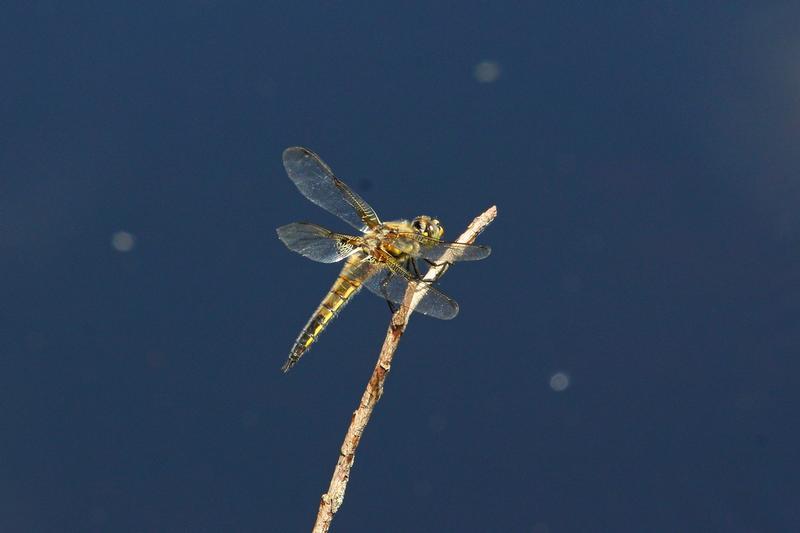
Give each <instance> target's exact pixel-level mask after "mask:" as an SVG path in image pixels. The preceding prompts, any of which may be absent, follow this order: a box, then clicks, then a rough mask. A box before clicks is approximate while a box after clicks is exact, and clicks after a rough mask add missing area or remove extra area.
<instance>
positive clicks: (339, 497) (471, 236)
mask: <svg viewBox="0 0 800 533" xmlns="http://www.w3.org/2000/svg"><path fill="white" fill-rule="evenodd" d="M496 216H497V207H496V206H492V207H490V208H489V209H487V210H486V211H485V212H483V213H482V214H481V215H479V216H478V217H476V218H475V220H473V221H472V223H470V225H469V226H467V229H466V230H465V231H464V233H462V234H461V236H460V237H459V238H458V239H456V241H455V242H459V243H465V244H471V243H472V242H474V241H475V239H476V238H477V237H478V235H480V233H481V232H482V231H483V230H484V228H486V226H488V225H489V224H490V223H491V222H492V221H493V220H494V218H495V217H496ZM447 262H448V256H447V255H445V256H443V257H442V258H441V259H440V263H439V264H438V265H435V266H433V267H431V268H430V269H429V270H428V272H426V273H425V276H424V277H423V278H422V279H423V281H426V282H429V281H434V280H437V279H438V278H439V277H440V276H441V275H442V274H444V271H445V270H446V269H447ZM415 285H416V284H409V288H408V291H407V292H406V296H405V300H404V304H403V305H402V306H401V307H400V309H398V310H397V312H395V313H394V315H392V321H391V323H390V324H389V330H388V331H387V332H386V338H385V339H384V341H383V347H382V348H381V353H380V356H378V363H377V364H376V365H375V370H373V371H372V376H371V377H370V378H369V382H368V383H367V388H366V389H365V390H364V394H363V395H362V396H361V402H359V404H358V408H357V409H356V410H355V411H354V412H353V417H352V418H351V420H350V427H348V428H347V434H346V435H345V437H344V442H343V443H342V447H341V448H340V450H339V460H338V461H337V462H336V468H335V469H334V471H333V477H332V478H331V484H330V486H329V487H328V492H326V493H325V494H323V495H322V499H321V501H320V504H319V511H318V513H317V521H316V523H315V524H314V529H313V530H312V531H313V533H325V532H327V531H328V529H329V528H330V526H331V521H332V520H333V515H334V513H336V511H338V510H339V507H341V505H342V502H343V501H344V492H345V490H346V489H347V482H348V480H349V479H350V469H351V468H352V467H353V461H354V460H355V454H356V448H358V443H359V442H360V441H361V436H362V435H363V434H364V429H365V428H366V427H367V423H368V422H369V418H370V416H371V415H372V411H373V410H374V409H375V404H377V403H378V400H379V399H380V397H381V395H382V394H383V384H384V382H385V381H386V377H387V375H388V374H389V370H391V367H392V358H393V357H394V352H395V351H396V350H397V345H398V343H399V342H400V337H402V335H403V332H404V331H405V329H406V326H407V325H408V320H409V319H410V318H411V313H412V311H413V310H414V307H415V306H416V304H417V302H418V301H419V299H420V298H421V296H422V294H421V293H420V291H416V286H415Z"/></svg>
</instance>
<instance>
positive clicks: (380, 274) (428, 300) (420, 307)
mask: <svg viewBox="0 0 800 533" xmlns="http://www.w3.org/2000/svg"><path fill="white" fill-rule="evenodd" d="M372 267H373V269H375V271H374V272H372V273H371V275H370V276H369V277H367V279H366V280H365V281H364V287H366V288H367V289H369V290H370V291H371V292H372V293H374V294H376V295H377V296H380V297H381V298H385V299H386V300H389V301H390V302H392V303H395V304H397V305H403V302H404V300H405V296H406V291H407V290H408V286H409V283H410V282H412V283H416V290H417V292H418V294H419V295H420V296H419V301H418V303H417V306H416V307H415V308H414V311H416V312H418V313H422V314H423V315H428V316H431V317H434V318H440V319H442V320H450V319H451V318H454V317H455V316H456V315H457V314H458V304H457V303H456V302H455V300H453V299H452V298H450V297H449V296H447V295H446V294H444V293H443V292H441V291H440V290H439V289H437V288H436V287H434V286H433V285H432V284H430V283H426V282H422V281H417V280H416V278H415V277H414V276H413V275H412V274H411V273H410V272H408V271H407V270H406V269H405V268H403V267H402V266H401V265H400V264H398V263H397V262H395V261H390V262H388V263H375V264H372Z"/></svg>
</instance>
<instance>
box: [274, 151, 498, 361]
mask: <svg viewBox="0 0 800 533" xmlns="http://www.w3.org/2000/svg"><path fill="white" fill-rule="evenodd" d="M283 165H284V167H285V168H286V173H287V174H289V177H290V178H291V180H292V181H293V182H294V184H295V185H296V186H297V188H298V189H300V192H301V193H303V195H304V196H305V197H306V198H308V199H309V200H311V201H312V202H314V203H315V204H317V205H318V206H320V207H322V208H323V209H325V210H327V211H329V212H331V213H333V214H334V215H336V216H338V217H339V218H341V219H342V220H344V221H345V222H347V223H348V224H350V225H351V226H353V227H354V228H356V229H357V230H359V231H360V232H361V233H362V235H359V236H357V237H356V236H351V235H345V234H342V233H336V232H333V231H330V230H327V229H325V228H323V227H321V226H318V225H316V224H310V223H307V222H295V223H293V224H287V225H286V226H281V227H280V228H278V230H277V231H278V237H279V238H280V240H281V241H283V243H284V244H285V245H286V246H287V247H288V248H289V249H290V250H292V251H294V252H297V253H299V254H301V255H303V256H305V257H307V258H309V259H312V260H314V261H319V262H321V263H336V262H339V261H345V263H344V267H343V268H342V271H341V272H340V273H339V277H338V278H337V279H336V281H335V282H334V283H333V286H332V287H331V289H330V291H328V294H327V296H325V298H324V299H323V300H322V303H320V304H319V307H317V310H316V311H314V314H312V315H311V318H310V319H309V320H308V323H307V324H306V326H305V327H304V328H303V330H302V331H301V332H300V335H299V336H298V337H297V340H296V341H295V343H294V346H293V347H292V350H291V352H289V358H288V359H287V360H286V363H284V365H283V371H284V372H287V371H288V370H289V369H290V368H292V367H293V366H294V365H295V364H296V363H297V361H298V360H299V359H300V358H301V357H302V356H303V354H305V353H306V352H307V351H308V349H309V348H310V347H311V345H312V344H313V343H314V342H315V341H316V340H317V337H319V335H320V334H321V333H322V331H323V330H324V329H325V327H326V326H327V325H328V323H329V322H330V321H331V319H333V318H334V317H335V316H336V315H337V314H338V313H339V311H341V309H342V307H344V305H345V304H346V303H347V302H348V301H349V300H350V298H352V297H353V295H355V294H356V293H357V292H358V291H359V290H360V289H361V287H366V288H367V289H369V290H370V291H372V292H373V293H375V294H376V295H378V296H380V297H381V298H384V299H386V300H387V301H388V302H390V306H391V304H397V305H402V304H403V299H404V297H405V294H406V290H407V289H408V287H409V283H410V282H411V283H415V284H416V288H415V289H414V290H415V291H417V293H418V294H415V295H414V296H415V298H416V299H417V306H416V307H415V308H414V310H415V311H417V312H420V313H422V314H424V315H428V316H432V317H435V318H441V319H445V320H447V319H451V318H453V317H455V316H456V314H458V304H457V303H456V302H455V301H454V300H452V299H451V298H450V297H448V296H446V295H445V294H444V293H442V292H441V291H439V290H438V289H436V288H435V287H433V286H432V284H431V283H428V282H423V281H420V276H419V272H418V270H417V265H416V262H415V260H417V259H422V260H425V261H427V262H429V263H436V262H437V260H438V259H439V258H441V257H442V256H443V255H444V254H445V252H447V254H448V257H447V260H448V261H474V260H477V259H484V258H485V257H487V256H488V255H489V253H490V252H491V249H490V248H489V247H488V246H481V245H470V244H459V243H451V242H444V241H442V240H440V238H441V236H442V234H443V233H444V228H443V227H442V225H441V224H440V223H439V221H438V220H436V219H435V218H432V217H429V216H425V215H422V216H418V217H417V218H415V219H414V220H411V221H408V220H398V221H394V222H381V221H380V219H379V218H378V215H377V214H376V213H375V211H374V210H373V209H372V208H371V207H370V206H369V205H368V204H367V203H366V202H365V201H364V200H363V199H362V198H361V197H360V196H359V195H358V194H356V193H355V192H354V191H353V190H352V189H350V187H348V186H347V185H345V183H344V182H343V181H342V180H340V179H339V178H337V177H336V176H335V175H334V174H333V171H332V170H331V169H330V167H328V165H326V164H325V163H324V162H323V161H322V160H321V159H320V158H319V156H317V154H315V153H314V152H312V151H311V150H308V149H306V148H301V147H297V146H295V147H292V148H287V149H286V150H285V151H284V152H283Z"/></svg>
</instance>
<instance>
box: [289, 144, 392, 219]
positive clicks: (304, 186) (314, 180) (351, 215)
mask: <svg viewBox="0 0 800 533" xmlns="http://www.w3.org/2000/svg"><path fill="white" fill-rule="evenodd" d="M283 166H284V167H285V168H286V173H287V174H288V175H289V178H291V180H292V181H293V182H294V184H295V185H296V186H297V188H298V189H299V190H300V192H301V193H303V196H305V197H306V198H308V199H309V200H311V201H312V202H314V203H315V204H317V205H318V206H320V207H321V208H323V209H325V210H326V211H328V212H330V213H333V214H334V215H336V216H337V217H339V218H341V219H342V220H344V221H345V222H347V223H348V224H350V225H351V226H353V227H354V228H356V229H358V230H360V231H365V230H367V229H369V228H374V227H375V226H377V225H379V224H380V220H379V219H378V215H377V214H375V210H374V209H372V208H371V207H370V206H369V204H368V203H367V202H365V201H364V199H363V198H361V197H360V196H359V195H358V194H356V193H355V192H354V191H353V190H352V189H350V187H348V186H347V185H346V184H345V183H344V182H343V181H342V180H340V179H339V178H337V177H336V176H335V175H334V174H333V171H332V170H331V168H330V167H329V166H328V165H326V164H325V162H324V161H322V159H320V158H319V156H318V155H317V154H315V153H314V152H312V151H311V150H309V149H307V148H302V147H300V146H293V147H291V148H287V149H286V150H285V151H284V152H283Z"/></svg>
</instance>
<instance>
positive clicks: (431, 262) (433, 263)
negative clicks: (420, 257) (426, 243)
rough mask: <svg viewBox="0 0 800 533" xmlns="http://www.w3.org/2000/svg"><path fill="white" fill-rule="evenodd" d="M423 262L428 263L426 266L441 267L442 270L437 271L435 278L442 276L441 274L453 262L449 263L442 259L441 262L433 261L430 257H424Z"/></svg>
mask: <svg viewBox="0 0 800 533" xmlns="http://www.w3.org/2000/svg"><path fill="white" fill-rule="evenodd" d="M425 262H426V263H428V266H430V267H443V268H442V271H441V272H439V275H438V276H436V279H439V278H440V277H441V276H442V274H444V273H445V272H447V269H448V268H450V266H452V264H453V263H449V262H447V261H444V262H442V263H436V262H434V261H431V260H430V259H425Z"/></svg>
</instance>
